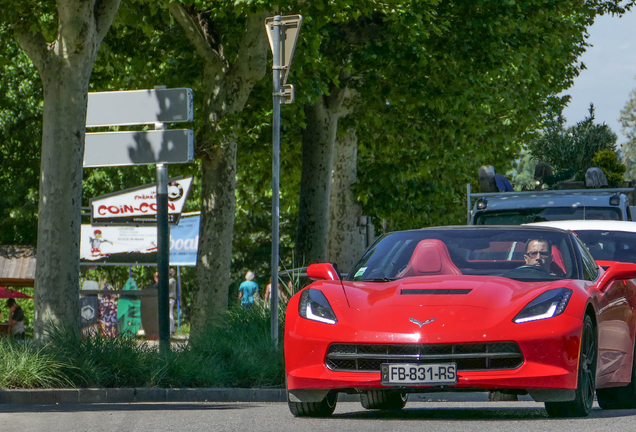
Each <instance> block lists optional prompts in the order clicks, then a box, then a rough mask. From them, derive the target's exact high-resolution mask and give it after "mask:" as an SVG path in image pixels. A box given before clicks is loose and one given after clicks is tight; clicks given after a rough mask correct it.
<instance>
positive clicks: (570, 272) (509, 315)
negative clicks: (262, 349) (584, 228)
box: [285, 226, 636, 417]
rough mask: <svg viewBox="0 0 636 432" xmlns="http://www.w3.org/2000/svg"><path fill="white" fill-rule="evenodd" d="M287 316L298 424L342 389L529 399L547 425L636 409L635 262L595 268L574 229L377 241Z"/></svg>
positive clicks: (292, 403)
mask: <svg viewBox="0 0 636 432" xmlns="http://www.w3.org/2000/svg"><path fill="white" fill-rule="evenodd" d="M307 273H308V276H309V277H310V278H312V279H314V280H315V282H313V283H312V284H311V285H309V286H308V287H306V288H305V289H303V290H302V291H300V292H299V293H298V294H296V295H295V296H294V297H293V298H292V299H291V300H290V301H289V304H288V306H287V316H286V322H285V367H286V374H287V394H288V402H289V408H290V410H291V412H292V414H294V415H295V416H328V415H331V414H332V413H333V411H334V409H335V406H336V401H337V394H338V392H346V393H359V395H360V401H361V402H362V406H363V407H364V408H367V409H401V408H403V407H404V405H405V403H406V395H407V393H419V392H421V393H427V392H434V391H484V390H497V391H500V392H504V393H511V394H529V395H530V396H532V397H533V398H534V400H536V401H542V402H545V407H546V410H547V412H548V414H549V415H551V416H555V417H569V416H586V415H588V414H589V412H590V410H591V409H592V402H593V400H594V393H595V391H596V392H597V395H598V400H599V403H600V405H601V407H602V408H636V377H635V374H636V368H634V367H633V365H634V359H635V356H634V333H635V329H636V316H635V313H634V312H635V308H636V285H635V284H634V283H633V282H632V281H631V280H629V279H632V278H636V264H628V263H620V262H616V263H613V264H611V265H610V266H609V268H607V269H606V270H604V269H603V268H601V267H599V266H598V265H597V264H596V262H595V261H594V259H593V258H592V256H591V255H590V253H589V251H588V250H587V249H586V248H585V246H584V245H583V244H582V243H581V241H580V240H579V239H578V238H577V237H576V236H575V235H574V234H573V233H572V232H569V231H563V230H560V229H556V228H538V227H511V226H506V227H493V226H485V227H477V226H462V227H440V228H427V229H422V230H412V231H402V232H394V233H390V234H386V235H384V236H383V237H381V238H380V239H379V240H378V241H377V242H376V243H375V244H374V245H373V246H372V247H371V248H369V250H368V251H367V252H366V253H365V254H364V256H363V257H362V258H361V259H360V261H359V262H358V263H357V264H356V265H355V266H354V267H353V269H352V270H351V272H350V273H349V274H348V275H347V277H346V278H344V279H343V278H341V277H340V275H339V274H338V272H337V270H336V269H335V268H334V267H333V266H332V265H331V264H313V265H311V266H310V267H309V268H308V270H307Z"/></svg>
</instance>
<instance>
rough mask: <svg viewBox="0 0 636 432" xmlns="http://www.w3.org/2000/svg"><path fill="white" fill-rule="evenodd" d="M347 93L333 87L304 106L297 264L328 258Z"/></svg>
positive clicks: (342, 89)
mask: <svg viewBox="0 0 636 432" xmlns="http://www.w3.org/2000/svg"><path fill="white" fill-rule="evenodd" d="M349 94H350V91H349V89H348V88H346V87H344V88H337V87H335V86H334V88H333V89H332V91H331V94H330V95H329V96H327V95H323V96H321V97H319V98H318V100H317V101H316V102H315V103H314V104H312V105H305V118H306V119H305V121H306V124H307V127H306V128H305V130H304V132H303V162H302V174H301V178H300V202H299V204H298V225H297V231H296V252H295V257H296V264H295V265H296V266H307V265H309V264H312V263H316V262H324V261H326V260H327V255H328V241H329V208H330V202H331V182H332V172H333V158H334V146H335V142H336V133H337V132H338V120H339V119H340V118H341V117H343V116H345V115H347V114H348V112H349V111H348V109H347V108H346V107H345V104H344V102H345V100H346V99H347V97H348V96H349Z"/></svg>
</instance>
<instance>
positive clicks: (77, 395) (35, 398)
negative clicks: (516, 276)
mask: <svg viewBox="0 0 636 432" xmlns="http://www.w3.org/2000/svg"><path fill="white" fill-rule="evenodd" d="M338 400H339V401H341V402H358V401H359V400H360V398H359V397H358V395H348V394H343V393H340V394H339V397H338ZM519 400H532V399H531V398H530V397H529V396H519ZM286 401H287V399H286V395H285V390H284V389H240V388H230V389H228V388H184V389H172V388H109V389H98V388H83V389H52V390H48V389H47V390H44V389H35V390H0V404H35V405H44V404H79V403H81V404H91V403H133V402H150V403H151V402H286ZM409 401H411V402H488V401H489V399H488V393H487V392H475V393H453V392H442V393H413V394H410V395H409Z"/></svg>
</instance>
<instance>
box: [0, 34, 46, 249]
mask: <svg viewBox="0 0 636 432" xmlns="http://www.w3.org/2000/svg"><path fill="white" fill-rule="evenodd" d="M7 36H8V28H7V27H5V26H3V25H1V24H0V37H1V38H2V41H3V42H2V44H1V45H0V143H1V144H0V182H1V183H2V186H3V187H2V190H3V193H2V194H1V195H0V244H20V245H35V239H36V236H37V233H36V231H37V212H38V179H39V173H40V145H41V141H42V97H43V96H42V84H41V82H40V79H39V77H38V75H37V73H36V71H35V68H34V67H33V64H32V63H31V61H30V60H29V58H28V56H27V55H26V54H25V53H24V52H23V51H22V50H20V48H19V47H18V44H17V43H15V42H14V41H13V40H11V39H10V38H8V37H7Z"/></svg>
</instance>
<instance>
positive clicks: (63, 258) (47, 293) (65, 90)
mask: <svg viewBox="0 0 636 432" xmlns="http://www.w3.org/2000/svg"><path fill="white" fill-rule="evenodd" d="M50 69H54V68H47V71H46V72H44V73H42V77H43V81H44V116H43V120H44V121H43V130H42V160H41V168H40V197H39V198H40V202H39V209H38V242H37V267H36V278H35V333H36V335H37V336H42V335H43V334H44V333H45V332H46V330H47V329H46V327H47V326H48V325H49V324H53V325H56V326H61V327H66V328H71V329H75V330H78V329H79V326H80V315H79V241H80V236H79V233H80V226H81V215H80V212H81V208H80V207H81V202H82V177H83V168H82V160H83V156H84V132H85V122H86V99H87V91H88V81H89V77H90V70H88V71H86V70H80V69H79V68H74V67H71V65H68V66H67V67H64V65H59V68H57V70H55V69H54V70H50Z"/></svg>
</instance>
